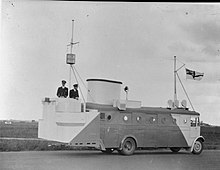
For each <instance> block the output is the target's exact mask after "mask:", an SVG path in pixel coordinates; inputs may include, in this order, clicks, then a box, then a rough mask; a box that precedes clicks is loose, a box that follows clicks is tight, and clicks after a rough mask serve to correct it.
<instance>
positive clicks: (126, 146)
mask: <svg viewBox="0 0 220 170" xmlns="http://www.w3.org/2000/svg"><path fill="white" fill-rule="evenodd" d="M135 149H136V144H135V141H134V139H132V138H126V139H125V140H124V142H123V143H122V150H120V153H121V154H123V155H132V154H133V153H134V151H135Z"/></svg>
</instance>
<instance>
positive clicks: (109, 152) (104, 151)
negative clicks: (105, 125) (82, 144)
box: [101, 148, 114, 154]
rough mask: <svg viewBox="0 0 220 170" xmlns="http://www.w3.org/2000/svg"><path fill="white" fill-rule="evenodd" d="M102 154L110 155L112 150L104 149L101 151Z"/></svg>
mask: <svg viewBox="0 0 220 170" xmlns="http://www.w3.org/2000/svg"><path fill="white" fill-rule="evenodd" d="M101 151H102V152H103V153H106V154H111V153H112V152H114V149H112V148H106V149H105V150H101Z"/></svg>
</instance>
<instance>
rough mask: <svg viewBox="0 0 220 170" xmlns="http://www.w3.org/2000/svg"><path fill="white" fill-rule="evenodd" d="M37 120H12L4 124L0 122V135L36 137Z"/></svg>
mask: <svg viewBox="0 0 220 170" xmlns="http://www.w3.org/2000/svg"><path fill="white" fill-rule="evenodd" d="M37 131H38V123H37V122H27V121H21V122H12V123H11V124H5V123H4V122H0V137H8V138H37V133H38V132H37Z"/></svg>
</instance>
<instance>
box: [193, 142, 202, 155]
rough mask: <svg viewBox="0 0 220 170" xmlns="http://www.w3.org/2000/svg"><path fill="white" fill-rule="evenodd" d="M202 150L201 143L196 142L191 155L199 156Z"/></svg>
mask: <svg viewBox="0 0 220 170" xmlns="http://www.w3.org/2000/svg"><path fill="white" fill-rule="evenodd" d="M202 150H203V142H202V141H201V140H197V141H196V142H195V143H194V146H193V151H192V153H193V154H200V153H201V152H202Z"/></svg>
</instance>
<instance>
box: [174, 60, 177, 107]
mask: <svg viewBox="0 0 220 170" xmlns="http://www.w3.org/2000/svg"><path fill="white" fill-rule="evenodd" d="M176 73H177V71H176V56H174V107H176V101H177V93H176Z"/></svg>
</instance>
